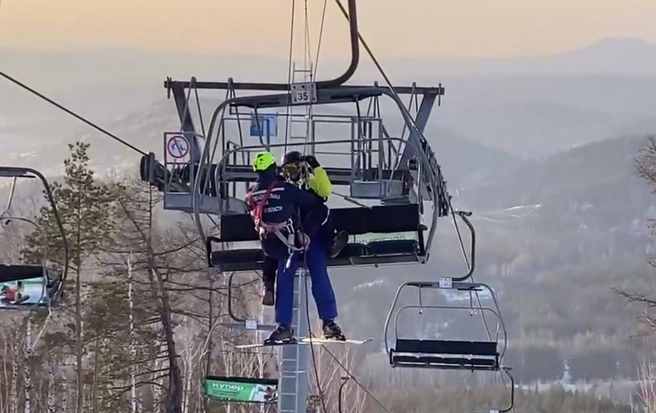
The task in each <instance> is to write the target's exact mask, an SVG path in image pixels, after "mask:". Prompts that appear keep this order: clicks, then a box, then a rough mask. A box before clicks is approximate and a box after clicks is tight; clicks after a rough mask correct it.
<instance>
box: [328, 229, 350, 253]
mask: <svg viewBox="0 0 656 413" xmlns="http://www.w3.org/2000/svg"><path fill="white" fill-rule="evenodd" d="M348 239H349V234H348V232H346V231H339V232H338V233H337V235H335V238H334V239H333V244H332V245H331V246H330V258H335V257H336V256H338V255H339V253H340V252H342V250H343V249H344V247H346V244H348Z"/></svg>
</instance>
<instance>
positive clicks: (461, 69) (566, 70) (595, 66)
mask: <svg viewBox="0 0 656 413" xmlns="http://www.w3.org/2000/svg"><path fill="white" fill-rule="evenodd" d="M404 64H405V62H402V61H400V60H397V61H388V62H387V64H386V67H388V68H389V69H390V70H394V71H397V70H399V68H400V67H402V66H403V65H404ZM414 64H415V66H414V67H413V68H415V69H417V71H418V72H419V73H421V72H422V71H424V70H425V69H428V68H430V69H432V70H433V71H434V72H435V73H436V74H438V75H453V74H458V75H478V74H485V75H489V76H498V75H509V74H514V75H517V74H521V75H525V74H530V75H537V74H541V75H544V74H548V75H573V74H578V75H580V74H622V75H634V76H639V75H654V74H656V44H653V43H649V42H646V41H644V40H640V39H634V38H609V39H603V40H600V41H599V42H597V43H594V44H592V45H590V46H588V47H585V48H582V49H579V50H572V51H568V52H565V53H559V54H554V55H543V56H522V57H514V58H497V59H491V58H487V59H486V58H477V59H456V58H453V59H423V60H417V61H415V62H414Z"/></svg>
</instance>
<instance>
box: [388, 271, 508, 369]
mask: <svg viewBox="0 0 656 413" xmlns="http://www.w3.org/2000/svg"><path fill="white" fill-rule="evenodd" d="M405 287H416V288H419V289H421V288H432V289H439V290H460V291H475V290H478V289H480V288H484V289H486V290H488V291H489V292H490V296H491V297H492V303H493V304H494V308H495V309H496V314H497V316H498V317H497V318H498V320H499V327H500V329H501V334H503V337H504V340H503V348H502V350H501V351H500V353H499V358H501V359H502V358H503V356H504V355H505V353H506V349H507V347H508V333H507V330H506V324H505V323H504V321H503V316H502V315H501V310H500V308H499V303H498V301H497V297H496V295H495V294H494V290H492V288H490V286H488V285H487V284H483V283H468V282H457V281H456V282H452V279H450V278H445V279H443V280H441V281H439V282H434V281H407V282H405V283H403V284H401V285H400V286H399V288H398V289H397V290H396V294H395V295H394V299H393V300H392V305H391V307H390V309H389V312H388V313H387V317H386V318H385V326H384V328H383V341H384V342H385V352H386V353H387V355H388V356H389V355H390V346H389V340H388V335H389V326H390V323H391V321H392V315H393V314H394V313H395V311H394V310H395V309H396V304H397V302H398V300H399V297H400V296H401V291H402V290H403V289H404V288H405ZM427 308H428V307H427Z"/></svg>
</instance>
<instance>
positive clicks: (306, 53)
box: [288, 0, 328, 413]
mask: <svg viewBox="0 0 656 413" xmlns="http://www.w3.org/2000/svg"><path fill="white" fill-rule="evenodd" d="M303 6H304V7H303V12H304V16H303V17H304V23H303V70H304V72H303V73H307V72H305V71H306V70H308V62H309V64H310V67H312V52H311V47H310V43H311V38H310V18H309V12H308V0H304V4H303ZM317 58H318V56H317ZM304 78H305V76H304ZM304 80H305V79H304ZM308 80H309V81H310V82H314V80H315V79H314V77H313V76H312V72H311V71H310V76H309V79H308ZM312 106H313V105H312V102H310V104H309V105H308V106H307V108H306V112H305V113H306V122H307V124H306V128H305V138H306V143H305V145H303V152H306V151H307V139H308V137H309V134H310V122H312V114H313V110H312V109H313V108H312ZM288 107H291V99H290V100H289V105H288ZM306 182H307V181H306ZM303 267H304V271H305V272H306V274H304V275H303V277H302V279H301V282H302V283H303V288H304V290H305V291H304V293H305V297H306V299H305V316H306V318H307V325H308V336H309V337H308V338H309V340H310V355H311V357H312V365H313V370H314V379H315V382H316V385H317V392H318V393H319V402H320V403H321V410H322V411H323V413H328V409H327V407H326V400H325V397H324V390H323V389H322V387H321V378H320V377H319V364H318V360H317V354H316V350H315V348H314V343H312V338H313V337H314V334H313V333H312V320H311V318H310V302H309V301H310V300H308V298H309V291H308V285H307V276H306V275H307V270H308V265H307V254H303Z"/></svg>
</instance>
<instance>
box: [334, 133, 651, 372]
mask: <svg viewBox="0 0 656 413" xmlns="http://www.w3.org/2000/svg"><path fill="white" fill-rule="evenodd" d="M643 142H644V138H619V139H610V140H607V141H604V142H600V143H595V144H590V145H586V146H582V147H579V148H575V149H572V150H570V151H567V152H564V153H560V154H556V155H553V156H550V157H548V158H546V159H544V160H541V161H534V162H530V163H529V162H527V163H525V164H522V165H519V166H515V167H509V168H506V169H507V170H505V171H498V172H497V175H496V176H495V180H493V181H492V182H487V183H485V184H484V185H481V187H479V188H476V186H473V187H472V188H470V189H468V190H463V191H461V192H460V193H461V196H459V197H456V198H454V203H455V204H456V206H457V207H461V208H465V209H472V210H473V211H474V216H473V218H472V219H473V222H474V225H475V227H476V229H477V236H478V249H477V272H476V274H477V275H476V279H477V280H478V281H483V282H486V283H490V284H491V285H493V286H494V288H495V289H496V290H497V293H498V294H499V296H500V302H501V306H502V311H504V313H503V316H504V319H505V322H506V326H507V328H508V331H509V332H510V339H511V344H512V347H511V350H510V352H509V354H508V357H509V359H508V363H509V364H511V365H514V366H516V373H517V374H518V376H517V377H518V378H519V379H520V380H522V381H525V382H530V381H531V380H534V379H537V378H541V379H542V380H555V379H557V378H559V377H560V376H561V375H562V373H563V366H564V364H563V363H564V361H565V360H566V359H569V360H570V366H574V365H575V366H576V367H575V368H573V372H572V374H573V375H574V376H575V377H576V378H585V377H587V378H610V377H615V376H633V375H634V374H635V373H634V372H635V371H636V368H637V364H636V363H637V362H638V358H637V357H638V354H639V350H637V349H636V348H634V347H633V344H632V343H631V341H630V340H629V337H630V336H632V335H634V333H635V331H634V329H633V328H634V325H635V324H634V322H633V320H634V311H636V308H634V307H631V306H627V305H626V303H625V302H624V300H622V299H621V298H620V297H619V296H618V295H617V293H615V292H614V291H613V288H619V289H625V290H629V291H641V292H644V293H648V292H649V291H654V288H653V283H652V282H651V280H652V277H653V274H652V269H651V267H649V266H648V265H647V264H646V261H645V257H646V252H647V250H648V246H649V245H650V241H649V236H650V233H649V232H647V227H646V221H647V219H649V218H651V217H652V216H651V215H650V214H651V212H650V211H651V208H650V207H651V205H652V204H653V196H652V195H651V194H650V190H649V188H648V187H647V186H646V185H645V183H644V182H641V181H640V180H639V179H638V178H636V177H635V176H634V175H633V171H632V162H633V161H632V159H633V156H634V155H635V153H636V152H637V150H638V149H639V148H640V147H641V145H642V144H643ZM502 169H503V168H502ZM447 172H448V171H447ZM521 205H524V207H521V208H520V207H518V206H521ZM446 221H448V220H445V222H443V223H442V224H440V228H441V230H440V232H439V234H438V241H437V244H436V247H435V251H434V256H433V257H432V260H431V263H430V264H429V265H426V266H421V267H413V269H412V270H410V271H412V273H413V275H412V277H411V278H412V279H432V280H435V279H437V278H438V277H441V276H445V275H458V274H462V273H464V272H465V271H464V268H463V265H462V259H461V258H460V252H459V247H458V244H457V242H456V238H455V235H454V232H453V230H452V228H450V225H449V223H448V222H446ZM465 241H466V239H465ZM334 273H336V275H335V277H336V279H338V280H339V281H338V282H339V285H340V287H342V288H344V287H346V285H349V286H350V287H348V288H353V290H351V292H349V293H347V292H346V291H345V290H341V291H342V294H347V296H348V297H349V304H348V307H349V311H348V313H349V314H363V313H364V314H368V315H367V316H366V317H364V319H366V320H368V321H367V323H366V325H365V323H363V324H358V325H359V326H358V327H357V328H356V330H360V329H364V330H366V331H370V332H371V333H372V334H373V332H374V331H375V330H376V328H377V327H378V326H380V325H381V323H382V322H383V319H384V314H385V313H386V311H387V306H388V305H389V300H391V298H392V296H393V294H394V291H395V289H396V287H397V285H398V284H399V283H400V282H402V281H404V280H408V279H409V277H408V276H407V275H404V274H409V271H408V270H406V269H401V268H398V269H394V268H386V269H380V270H374V271H368V270H362V271H349V273H350V275H352V276H354V277H353V278H351V277H349V278H351V281H346V280H344V278H342V277H341V276H340V275H341V274H343V273H344V271H334ZM344 275H345V274H344ZM344 283H346V285H345V284H344ZM355 285H360V286H359V287H357V288H354V287H355ZM342 297H343V295H342ZM373 297H375V298H373ZM444 298H446V299H448V301H450V302H452V303H454V301H453V299H454V297H453V296H447V297H444ZM444 298H443V299H444ZM463 298H464V299H465V301H463V302H462V304H464V305H468V304H467V301H466V300H467V297H466V295H465V296H463ZM342 300H343V299H342ZM424 300H426V302H428V300H429V298H428V294H427V296H426V297H424ZM483 301H484V302H485V301H486V300H483ZM410 302H416V298H413V297H407V299H406V300H405V301H404V303H410ZM438 314H439V313H438ZM439 317H440V320H442V323H441V324H440V326H439V327H436V326H430V325H425V326H424V327H422V329H423V331H421V330H422V329H420V331H421V332H420V334H423V335H425V336H429V337H430V336H431V335H432V334H435V331H436V328H437V331H439V332H440V334H443V335H448V336H460V337H462V336H464V337H466V338H469V339H471V338H473V337H478V338H482V336H481V334H483V333H484V330H483V328H482V326H481V324H480V321H479V320H477V319H476V318H474V319H471V320H469V321H467V320H465V319H456V318H453V316H452V315H450V314H448V313H445V312H442V313H441V315H439ZM359 318H361V317H359ZM420 319H421V317H420ZM458 320H459V321H458ZM372 321H373V325H374V326H373V329H370V328H369V327H368V326H369V325H370V323H371V322H372ZM346 323H348V324H349V326H350V323H351V322H350V320H349V321H347V322H346ZM353 331H355V330H353ZM415 334H416V333H415ZM601 343H603V344H601ZM627 348H631V349H632V350H631V351H627ZM616 363H617V364H616ZM593 366H595V367H593Z"/></svg>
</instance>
